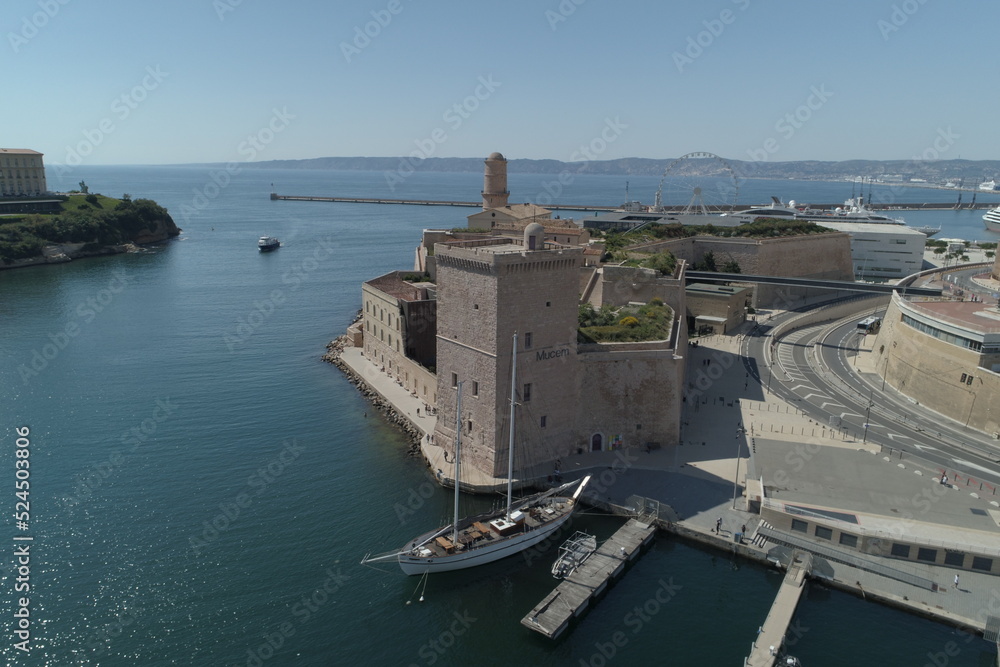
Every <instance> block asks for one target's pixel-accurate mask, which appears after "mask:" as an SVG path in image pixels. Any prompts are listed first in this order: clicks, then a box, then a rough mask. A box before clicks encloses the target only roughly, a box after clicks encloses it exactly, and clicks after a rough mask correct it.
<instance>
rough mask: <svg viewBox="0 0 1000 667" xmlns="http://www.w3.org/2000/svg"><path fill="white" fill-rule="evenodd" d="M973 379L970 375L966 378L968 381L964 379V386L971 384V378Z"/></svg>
mask: <svg viewBox="0 0 1000 667" xmlns="http://www.w3.org/2000/svg"><path fill="white" fill-rule="evenodd" d="M973 377H975V376H973V375H970V376H969V377H968V379H966V381H965V384H972V378H973Z"/></svg>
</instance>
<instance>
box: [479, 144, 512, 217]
mask: <svg viewBox="0 0 1000 667" xmlns="http://www.w3.org/2000/svg"><path fill="white" fill-rule="evenodd" d="M485 165H486V168H485V169H484V170H483V192H482V195H483V209H484V210H485V209H490V208H503V207H504V206H506V205H507V198H508V197H509V196H510V192H509V191H508V190H507V158H505V157H504V156H503V155H501V154H500V153H490V155H489V157H488V158H486V160H485Z"/></svg>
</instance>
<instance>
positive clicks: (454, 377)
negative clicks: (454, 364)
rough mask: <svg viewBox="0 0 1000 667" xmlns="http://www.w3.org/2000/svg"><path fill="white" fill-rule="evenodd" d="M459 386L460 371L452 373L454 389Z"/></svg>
mask: <svg viewBox="0 0 1000 667" xmlns="http://www.w3.org/2000/svg"><path fill="white" fill-rule="evenodd" d="M457 386H458V373H452V374H451V387H452V389H454V388H455V387H457Z"/></svg>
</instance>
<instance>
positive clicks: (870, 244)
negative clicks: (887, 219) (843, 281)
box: [816, 220, 927, 280]
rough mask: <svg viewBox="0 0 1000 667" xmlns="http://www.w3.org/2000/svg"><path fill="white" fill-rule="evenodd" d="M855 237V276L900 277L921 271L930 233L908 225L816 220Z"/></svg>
mask: <svg viewBox="0 0 1000 667" xmlns="http://www.w3.org/2000/svg"><path fill="white" fill-rule="evenodd" d="M816 224H818V225H822V226H823V227H826V228H828V229H832V230H834V231H837V232H845V233H847V234H848V235H849V236H850V237H851V260H852V261H853V263H854V278H855V280H898V279H900V278H904V277H906V276H908V275H910V274H911V273H916V272H917V271H920V269H921V267H922V266H923V258H924V246H925V245H926V244H927V235H926V234H924V233H923V232H918V231H917V230H915V229H910V228H909V227H907V226H905V225H889V224H879V223H869V222H837V221H830V222H827V221H825V220H824V221H823V222H818V223H816Z"/></svg>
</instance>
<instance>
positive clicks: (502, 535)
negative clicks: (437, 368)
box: [361, 333, 590, 575]
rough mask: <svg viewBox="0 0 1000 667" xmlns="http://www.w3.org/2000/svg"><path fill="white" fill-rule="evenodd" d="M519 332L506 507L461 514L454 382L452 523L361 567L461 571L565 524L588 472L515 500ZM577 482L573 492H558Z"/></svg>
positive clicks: (408, 571) (523, 546)
mask: <svg viewBox="0 0 1000 667" xmlns="http://www.w3.org/2000/svg"><path fill="white" fill-rule="evenodd" d="M516 360H517V334H516V333H515V334H514V353H513V358H512V360H511V382H510V448H509V450H508V456H507V458H508V462H507V505H506V507H505V508H503V509H500V510H497V511H494V512H488V513H485V514H480V515H477V516H472V517H465V518H460V517H459V514H458V512H459V509H458V498H459V486H460V484H459V479H461V477H460V476H459V473H460V472H461V468H460V467H461V441H462V429H461V419H462V384H463V383H461V382H459V383H458V396H457V401H458V408H457V410H456V411H455V508H454V518H453V520H452V522H451V523H450V524H448V525H446V526H442V527H441V528H438V529H437V530H432V531H430V532H429V533H424V534H423V535H420V536H419V537H416V538H414V539H412V540H410V541H409V542H407V543H406V544H405V545H404V546H403V548H402V549H400V550H399V551H395V552H390V553H388V554H382V555H379V556H365V558H364V559H363V560H362V561H361V564H362V565H366V564H368V563H374V562H379V561H388V560H396V561H397V562H398V563H399V567H400V568H401V569H402V570H403V572H404V573H405V574H408V575H414V574H421V575H422V574H428V573H435V572H449V571H452V570H464V569H466V568H470V567H475V566H477V565H485V564H486V563H492V562H493V561H497V560H500V559H501V558H506V557H507V556H511V555H513V554H516V553H520V552H521V551H524V550H525V549H527V548H528V547H531V546H533V545H535V544H538V543H539V542H541V541H542V540H544V539H545V538H547V537H548V536H550V535H552V534H553V533H554V532H556V531H557V530H559V528H560V527H562V525H563V524H565V523H566V522H567V521H568V520H569V518H570V516H572V514H573V510H574V509H575V508H576V506H577V503H578V501H579V498H580V494H581V493H583V489H584V488H585V487H586V485H587V482H589V481H590V476H589V475H588V476H587V477H585V478H583V480H582V481H580V482H579V484H577V482H569V483H568V484H564V485H562V486H559V487H556V488H554V489H550V490H548V491H545V492H543V493H539V494H536V495H533V496H530V497H528V498H525V499H523V500H521V501H518V502H516V503H515V502H514V501H513V495H512V494H513V479H514V407H515V405H516V403H515V389H516V387H517V377H516V376H517V361H516ZM573 485H577V488H576V491H575V492H574V493H573V495H572V496H564V495H560V494H562V493H564V492H565V491H567V490H568V489H569V488H570V487H571V486H573Z"/></svg>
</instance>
